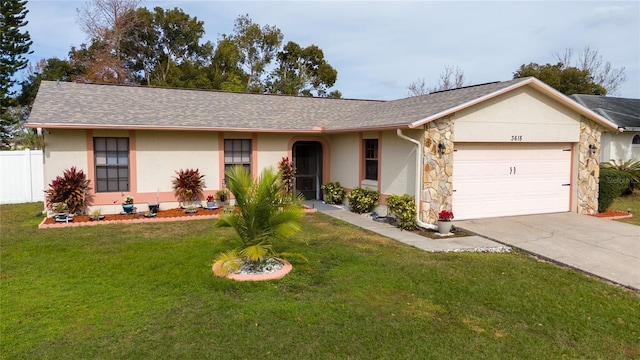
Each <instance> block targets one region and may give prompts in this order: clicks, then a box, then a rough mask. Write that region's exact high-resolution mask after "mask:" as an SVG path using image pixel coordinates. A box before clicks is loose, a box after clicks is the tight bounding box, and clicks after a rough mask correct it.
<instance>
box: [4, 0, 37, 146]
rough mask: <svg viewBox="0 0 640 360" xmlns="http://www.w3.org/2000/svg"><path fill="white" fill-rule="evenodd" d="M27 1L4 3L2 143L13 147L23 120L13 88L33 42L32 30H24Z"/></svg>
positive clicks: (6, 0) (15, 0)
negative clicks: (17, 128) (14, 133)
mask: <svg viewBox="0 0 640 360" xmlns="http://www.w3.org/2000/svg"><path fill="white" fill-rule="evenodd" d="M26 4H27V1H26V0H3V1H2V5H0V10H1V11H0V16H1V18H0V19H1V20H2V21H1V22H0V34H1V36H0V101H1V102H2V104H1V105H0V125H1V127H2V132H1V133H0V142H1V143H0V146H1V147H2V148H8V147H10V142H11V138H12V136H13V135H12V134H13V132H14V131H15V128H16V125H17V124H18V123H19V120H20V119H19V115H18V114H19V111H16V109H15V106H16V100H15V98H13V95H14V93H13V92H12V91H11V88H12V87H13V85H14V84H15V83H16V80H15V78H14V75H15V73H16V72H18V71H20V70H22V69H24V68H25V67H26V66H27V63H28V61H27V59H26V58H25V57H24V55H25V54H30V53H31V51H30V50H29V48H30V47H31V44H32V43H33V42H32V41H31V36H30V35H29V32H28V31H25V32H22V31H20V30H21V28H22V27H24V26H26V25H27V23H28V22H27V21H26V20H25V19H26V17H27V13H28V12H29V10H27V9H26V7H25V6H26Z"/></svg>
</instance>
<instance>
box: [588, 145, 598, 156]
mask: <svg viewBox="0 0 640 360" xmlns="http://www.w3.org/2000/svg"><path fill="white" fill-rule="evenodd" d="M596 150H597V148H596V146H595V145H593V144H591V145H589V154H590V155H591V156H593V155H595V154H596Z"/></svg>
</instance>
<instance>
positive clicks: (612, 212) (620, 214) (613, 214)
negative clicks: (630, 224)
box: [591, 210, 633, 219]
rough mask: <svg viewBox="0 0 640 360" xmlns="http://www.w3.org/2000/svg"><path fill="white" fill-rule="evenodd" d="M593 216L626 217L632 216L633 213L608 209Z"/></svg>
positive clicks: (607, 217) (606, 217) (605, 217)
mask: <svg viewBox="0 0 640 360" xmlns="http://www.w3.org/2000/svg"><path fill="white" fill-rule="evenodd" d="M591 216H594V217H597V218H602V219H624V218H630V217H632V216H633V215H632V214H630V213H628V212H626V211H619V210H607V211H605V212H601V213H597V214H593V215H591Z"/></svg>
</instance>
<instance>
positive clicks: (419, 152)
mask: <svg viewBox="0 0 640 360" xmlns="http://www.w3.org/2000/svg"><path fill="white" fill-rule="evenodd" d="M396 134H397V135H398V137H399V138H401V139H404V140H407V141H410V142H412V143H414V144H415V145H416V180H415V190H414V191H415V194H414V197H415V202H416V218H417V219H416V220H417V223H418V226H420V227H423V228H426V229H430V230H438V226H436V225H433V224H427V223H424V222H422V221H421V220H420V193H421V192H422V187H421V186H420V185H421V184H422V181H421V179H422V174H421V171H422V144H421V143H420V141H418V140H416V139H412V138H410V137H408V136H406V135H405V134H403V133H402V129H396Z"/></svg>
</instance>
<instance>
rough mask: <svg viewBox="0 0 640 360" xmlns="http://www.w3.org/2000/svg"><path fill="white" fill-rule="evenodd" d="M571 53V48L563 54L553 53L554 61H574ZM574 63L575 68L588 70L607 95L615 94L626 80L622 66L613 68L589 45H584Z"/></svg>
mask: <svg viewBox="0 0 640 360" xmlns="http://www.w3.org/2000/svg"><path fill="white" fill-rule="evenodd" d="M573 53H574V51H573V49H571V48H568V49H566V50H565V52H564V54H563V55H560V54H558V53H555V54H554V56H555V58H556V61H558V62H561V63H563V64H565V65H569V64H572V63H574V62H573ZM574 64H575V65H574V66H575V67H576V68H578V69H580V70H583V71H588V72H589V75H590V76H591V78H592V81H593V82H594V83H595V84H598V85H600V86H601V87H603V88H604V89H605V90H606V93H607V94H609V95H617V94H618V91H619V90H620V86H622V84H623V83H624V82H625V81H627V75H626V74H625V72H624V70H625V68H624V67H622V68H613V67H612V66H611V63H610V62H608V61H607V62H605V61H604V60H603V58H602V55H600V54H599V53H598V50H592V49H591V48H590V47H589V46H586V47H585V48H584V50H583V51H582V52H581V53H579V54H578V59H577V61H576V62H575V63H574Z"/></svg>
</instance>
